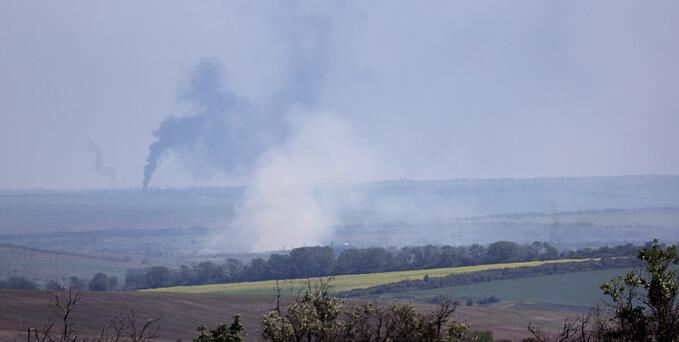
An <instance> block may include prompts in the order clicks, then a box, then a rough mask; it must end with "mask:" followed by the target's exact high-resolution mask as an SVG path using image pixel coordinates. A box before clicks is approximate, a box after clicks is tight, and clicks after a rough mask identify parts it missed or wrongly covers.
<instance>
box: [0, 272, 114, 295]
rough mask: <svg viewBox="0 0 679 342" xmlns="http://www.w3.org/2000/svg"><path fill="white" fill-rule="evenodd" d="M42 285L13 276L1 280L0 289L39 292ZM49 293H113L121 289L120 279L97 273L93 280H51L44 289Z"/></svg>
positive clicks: (70, 278) (74, 277)
mask: <svg viewBox="0 0 679 342" xmlns="http://www.w3.org/2000/svg"><path fill="white" fill-rule="evenodd" d="M39 288H40V285H39V284H38V283H37V282H35V281H33V280H30V279H27V278H25V277H18V276H13V277H9V278H8V279H7V280H0V289H12V290H37V289H39ZM42 288H43V289H44V290H47V291H56V292H59V291H64V290H66V289H69V290H75V291H88V290H89V291H113V290H117V289H119V285H118V277H116V276H109V275H106V274H104V273H96V274H95V275H94V276H93V277H92V278H91V279H89V280H87V279H83V278H80V277H77V276H71V277H69V278H68V279H65V280H63V281H59V280H50V281H48V282H47V283H45V285H44V286H43V287H42Z"/></svg>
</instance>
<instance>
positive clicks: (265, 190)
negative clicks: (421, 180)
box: [236, 113, 377, 251]
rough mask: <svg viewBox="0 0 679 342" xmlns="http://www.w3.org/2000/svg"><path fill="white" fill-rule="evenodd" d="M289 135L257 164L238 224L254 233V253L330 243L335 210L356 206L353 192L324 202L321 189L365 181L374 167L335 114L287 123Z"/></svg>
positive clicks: (370, 157)
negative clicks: (286, 139) (351, 205)
mask: <svg viewBox="0 0 679 342" xmlns="http://www.w3.org/2000/svg"><path fill="white" fill-rule="evenodd" d="M291 122H292V127H293V130H292V134H291V136H290V139H289V140H288V141H287V142H286V143H284V144H283V145H280V146H276V147H274V148H273V149H271V150H270V151H269V152H268V153H266V154H265V155H263V156H262V158H261V159H260V160H259V163H258V166H257V169H256V171H255V172H254V174H253V177H252V181H251V186H250V187H249V189H248V190H247V193H246V197H245V199H244V202H243V203H242V206H241V207H240V208H239V210H238V217H237V219H236V223H237V225H238V226H240V227H241V228H243V229H248V230H252V231H253V232H254V233H255V235H256V239H257V240H256V241H255V243H254V245H253V246H252V250H253V251H266V250H279V249H283V248H291V247H299V246H303V245H316V244H322V243H325V242H327V241H328V239H329V238H330V237H331V236H332V233H333V231H332V227H333V226H334V225H336V224H337V215H336V214H337V210H338V209H339V208H340V207H342V206H346V205H348V204H350V203H352V202H354V201H356V200H357V199H358V198H359V197H360V195H358V196H357V194H356V193H354V192H349V193H344V194H338V193H334V194H333V196H332V198H331V199H328V198H325V199H324V198H323V196H322V194H321V192H322V188H323V187H326V186H330V185H332V184H337V183H345V182H355V181H359V180H365V179H369V178H370V177H371V175H374V174H375V172H376V168H377V162H376V160H375V156H374V154H372V152H371V149H370V148H369V147H368V146H366V145H364V144H362V143H361V140H360V139H359V138H358V137H357V136H355V134H354V133H353V131H352V128H351V127H350V126H349V125H348V124H347V122H345V121H344V120H342V119H341V118H340V117H339V116H338V115H334V114H332V113H312V114H307V115H302V116H295V117H293V118H292V119H291Z"/></svg>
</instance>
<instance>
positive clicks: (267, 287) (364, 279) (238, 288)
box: [143, 259, 589, 295]
mask: <svg viewBox="0 0 679 342" xmlns="http://www.w3.org/2000/svg"><path fill="white" fill-rule="evenodd" d="M587 260H589V259H561V260H547V261H526V262H514V263H503V264H490V265H477V266H463V267H447V268H434V269H427V270H414V271H401V272H383V273H371V274H353V275H341V276H336V277H333V281H332V283H331V285H332V286H333V289H334V290H335V291H337V292H341V291H348V290H352V289H361V288H366V287H371V286H376V285H383V284H388V283H394V282H398V281H402V280H415V279H422V278H424V276H425V275H428V276H429V277H443V276H447V275H449V274H458V273H468V272H478V271H486V270H495V269H502V268H516V267H526V266H528V267H530V266H539V265H543V264H550V263H565V262H581V261H587ZM305 284H306V280H305V279H291V280H285V281H280V282H279V285H280V287H281V289H282V290H283V292H284V293H286V294H293V295H294V294H296V293H297V292H298V291H299V290H300V289H303V288H304V287H305ZM275 286H276V284H275V281H273V280H266V281H254V282H242V283H231V284H211V285H196V286H177V287H168V288H160V289H150V290H143V291H145V292H164V293H194V294H228V295H271V294H273V293H274V288H275Z"/></svg>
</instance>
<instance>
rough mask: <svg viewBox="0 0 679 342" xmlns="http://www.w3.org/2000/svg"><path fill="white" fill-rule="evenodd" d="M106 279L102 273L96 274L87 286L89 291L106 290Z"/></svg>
mask: <svg viewBox="0 0 679 342" xmlns="http://www.w3.org/2000/svg"><path fill="white" fill-rule="evenodd" d="M108 284H109V283H108V277H107V276H106V274H104V273H97V274H95V275H94V277H92V279H91V280H90V282H89V284H88V288H89V289H90V291H106V290H107V289H108Z"/></svg>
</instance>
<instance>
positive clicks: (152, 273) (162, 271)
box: [143, 266, 173, 289]
mask: <svg viewBox="0 0 679 342" xmlns="http://www.w3.org/2000/svg"><path fill="white" fill-rule="evenodd" d="M145 275H146V277H145V278H146V279H144V280H145V281H143V282H144V283H145V284H146V287H149V288H152V289H155V288H158V287H167V286H170V285H172V284H173V279H172V272H170V269H169V268H167V267H165V266H153V267H151V268H149V269H148V270H147V272H146V274H145Z"/></svg>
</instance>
